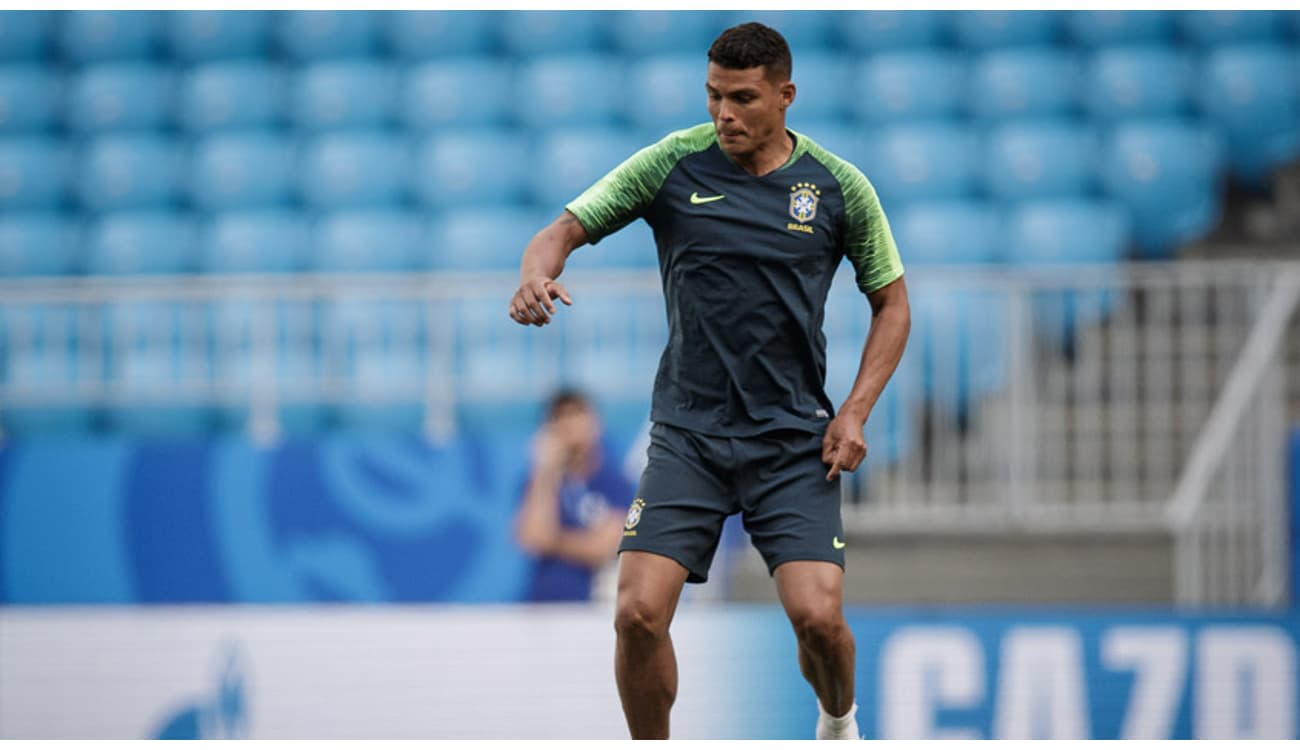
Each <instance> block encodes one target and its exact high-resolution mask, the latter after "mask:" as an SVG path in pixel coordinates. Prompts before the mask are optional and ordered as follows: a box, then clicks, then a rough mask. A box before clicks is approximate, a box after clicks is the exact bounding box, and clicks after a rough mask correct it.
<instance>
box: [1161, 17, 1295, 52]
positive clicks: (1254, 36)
mask: <svg viewBox="0 0 1300 750" xmlns="http://www.w3.org/2000/svg"><path fill="white" fill-rule="evenodd" d="M1284 12H1285V13H1289V14H1293V13H1294V11H1277V10H1191V11H1184V12H1182V13H1179V14H1178V26H1179V28H1180V29H1181V30H1182V32H1183V36H1185V37H1186V38H1187V39H1188V40H1190V41H1192V42H1194V43H1196V44H1201V45H1205V46H1218V45H1223V44H1243V43H1249V42H1273V41H1277V40H1278V39H1279V37H1281V36H1282V35H1283V33H1285V27H1284V25H1283V21H1284V20H1285V19H1284V18H1283V13H1284Z"/></svg>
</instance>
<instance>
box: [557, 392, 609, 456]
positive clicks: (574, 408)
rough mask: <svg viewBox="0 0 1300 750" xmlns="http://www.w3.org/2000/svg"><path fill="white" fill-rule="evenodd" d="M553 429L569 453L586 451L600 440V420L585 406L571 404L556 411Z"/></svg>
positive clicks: (575, 403)
mask: <svg viewBox="0 0 1300 750" xmlns="http://www.w3.org/2000/svg"><path fill="white" fill-rule="evenodd" d="M551 422H552V426H553V429H554V430H555V432H556V434H557V435H559V436H560V439H561V440H562V441H563V442H564V445H565V447H567V448H568V449H569V450H570V451H586V450H589V449H590V448H591V447H593V446H594V445H595V444H596V442H597V441H598V440H599V439H600V420H599V419H597V417H596V412H595V411H593V410H592V409H591V407H590V406H587V405H586V404H582V403H577V402H571V403H568V404H565V405H563V406H561V407H560V408H559V409H557V410H556V412H555V415H554V416H553V417H552V418H551Z"/></svg>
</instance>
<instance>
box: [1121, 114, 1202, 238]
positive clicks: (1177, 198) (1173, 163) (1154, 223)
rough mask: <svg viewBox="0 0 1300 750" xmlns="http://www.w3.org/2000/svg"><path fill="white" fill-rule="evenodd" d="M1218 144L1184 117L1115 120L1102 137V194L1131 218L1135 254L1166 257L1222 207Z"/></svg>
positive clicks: (1196, 234) (1195, 235)
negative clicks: (1115, 123) (1103, 150)
mask: <svg viewBox="0 0 1300 750" xmlns="http://www.w3.org/2000/svg"><path fill="white" fill-rule="evenodd" d="M1222 171H1223V147H1222V145H1221V144H1220V142H1219V140H1218V138H1217V137H1216V136H1215V133H1214V131H1212V130H1210V129H1209V128H1207V127H1205V126H1203V125H1200V124H1195V123H1192V122H1186V121H1177V120H1154V121H1134V122H1126V123H1121V124H1119V125H1118V126H1117V127H1116V128H1115V129H1114V131H1112V132H1111V133H1110V135H1109V137H1108V138H1107V139H1106V146H1105V156H1104V157H1103V159H1102V179H1103V183H1104V185H1105V189H1106V193H1107V194H1108V195H1109V196H1110V197H1111V198H1114V199H1116V200H1118V201H1120V202H1122V203H1124V204H1125V205H1126V206H1127V207H1128V209H1129V212H1130V215H1131V216H1132V218H1133V235H1134V237H1133V239H1134V242H1135V243H1136V244H1137V247H1138V249H1139V251H1140V256H1141V257H1143V258H1148V259H1156V258H1168V257H1170V256H1171V255H1172V254H1173V251H1174V250H1175V249H1176V248H1177V247H1178V246H1179V245H1182V244H1183V243H1186V242H1189V241H1191V240H1194V239H1196V238H1198V237H1200V236H1202V235H1204V234H1205V233H1206V232H1208V231H1209V230H1211V229H1212V228H1213V227H1214V226H1215V225H1216V224H1217V222H1218V219H1219V215H1220V213H1221V211H1222V204H1221V202H1222V198H1221V195H1222V191H1221V187H1220V179H1221V176H1222Z"/></svg>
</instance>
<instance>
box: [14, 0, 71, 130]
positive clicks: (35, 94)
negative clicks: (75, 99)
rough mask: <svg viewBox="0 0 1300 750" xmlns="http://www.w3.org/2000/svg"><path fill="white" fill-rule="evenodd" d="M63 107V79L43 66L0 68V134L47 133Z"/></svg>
mask: <svg viewBox="0 0 1300 750" xmlns="http://www.w3.org/2000/svg"><path fill="white" fill-rule="evenodd" d="M10 12H13V11H10ZM0 25H3V24H0ZM62 105H63V76H61V75H59V74H58V73H56V72H54V71H53V70H51V69H50V68H48V67H46V66H42V65H27V64H14V65H0V133H18V132H35V131H42V130H48V129H49V128H51V127H53V126H54V125H55V124H56V123H57V122H58V119H59V115H60V114H61V109H62Z"/></svg>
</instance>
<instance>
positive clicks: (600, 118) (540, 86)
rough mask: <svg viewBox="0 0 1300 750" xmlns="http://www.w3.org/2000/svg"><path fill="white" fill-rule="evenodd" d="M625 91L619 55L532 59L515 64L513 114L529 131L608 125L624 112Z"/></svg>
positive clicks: (625, 82)
mask: <svg viewBox="0 0 1300 750" xmlns="http://www.w3.org/2000/svg"><path fill="white" fill-rule="evenodd" d="M701 86H703V84H702V83H701ZM626 87H627V80H626V71H625V65H624V62H623V58H621V57H615V56H612V55H559V56H550V57H541V58H537V59H534V60H531V61H529V62H526V63H522V64H521V65H520V66H519V69H518V75H517V77H516V80H515V81H514V116H515V118H516V119H518V120H519V122H521V123H523V124H524V125H526V126H528V127H532V128H564V127H578V126H595V125H609V124H613V123H614V122H616V121H617V120H618V119H619V118H620V117H621V116H622V114H623V112H624V109H625V107H624V98H625V96H626V94H627V88H626Z"/></svg>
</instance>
